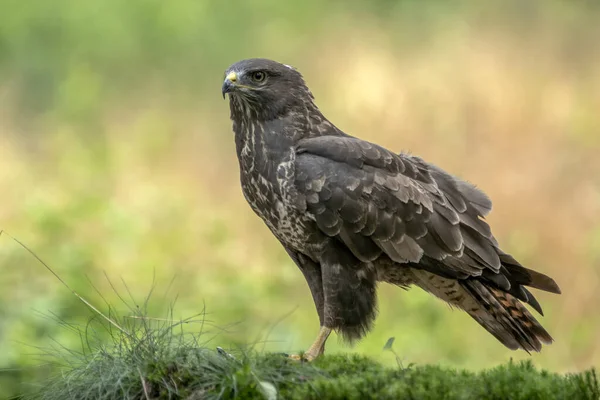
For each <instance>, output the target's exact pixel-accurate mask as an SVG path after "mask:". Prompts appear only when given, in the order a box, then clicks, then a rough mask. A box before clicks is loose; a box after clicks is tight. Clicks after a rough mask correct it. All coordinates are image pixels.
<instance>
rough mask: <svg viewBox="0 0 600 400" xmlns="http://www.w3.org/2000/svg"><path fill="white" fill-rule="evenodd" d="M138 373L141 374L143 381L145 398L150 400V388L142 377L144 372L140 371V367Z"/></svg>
mask: <svg viewBox="0 0 600 400" xmlns="http://www.w3.org/2000/svg"><path fill="white" fill-rule="evenodd" d="M137 370H138V373H139V374H140V380H141V381H142V389H144V397H146V400H150V395H149V394H148V387H147V386H146V380H145V379H144V376H143V375H142V371H141V370H140V367H138V369H137Z"/></svg>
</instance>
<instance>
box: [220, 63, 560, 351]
mask: <svg viewBox="0 0 600 400" xmlns="http://www.w3.org/2000/svg"><path fill="white" fill-rule="evenodd" d="M222 94H223V98H225V94H229V104H230V111H231V120H232V121H233V131H234V133H235V145H236V150H237V156H238V159H239V167H240V178H241V185H242V191H243V194H244V196H245V198H246V200H247V201H248V203H249V204H250V206H251V208H252V209H253V210H254V212H255V213H256V214H257V215H258V216H259V217H260V218H262V220H263V221H264V222H265V223H266V225H267V226H268V228H269V229H270V230H271V232H272V233H273V235H275V237H276V238H277V239H278V240H279V241H280V242H281V244H282V245H283V247H284V248H285V250H286V251H287V253H288V254H289V256H290V257H291V258H292V260H293V261H294V262H295V263H296V264H297V266H298V267H299V268H300V270H301V271H302V273H303V275H304V277H305V279H306V281H307V283H308V286H309V288H310V291H311V294H312V297H313V300H314V303H315V306H316V309H317V313H318V315H319V322H320V326H321V328H320V331H319V334H318V336H317V339H316V340H315V342H314V343H313V344H312V345H311V346H310V348H309V349H308V350H307V351H306V352H305V353H304V354H303V356H302V359H303V360H308V361H311V360H313V359H315V358H316V357H318V356H320V355H321V354H323V352H324V349H325V342H326V340H327V338H328V336H329V334H330V333H331V331H332V330H335V331H336V332H337V333H338V334H340V335H341V336H342V338H344V339H346V340H348V341H350V342H351V341H353V340H356V339H359V338H361V337H363V336H364V335H365V334H366V333H367V332H368V331H369V329H370V328H371V327H372V324H373V321H374V319H375V316H376V313H377V306H376V288H377V283H378V282H387V283H390V284H393V285H397V286H400V287H402V288H407V287H409V286H411V285H416V286H418V287H420V288H422V289H424V290H426V291H427V292H429V293H431V294H433V295H435V296H437V297H439V298H440V299H442V300H444V301H445V302H447V303H449V304H450V305H451V306H454V307H457V308H459V309H462V310H464V311H465V312H467V313H468V314H469V315H470V316H471V317H473V319H475V321H477V322H478V323H479V324H480V325H481V326H482V327H483V328H485V329H486V330H487V331H488V332H489V333H491V334H492V335H494V337H496V339H498V340H499V341H500V342H501V343H502V344H504V345H505V346H506V347H508V348H510V349H518V348H521V349H524V350H525V351H527V352H531V351H539V350H540V349H541V347H542V343H546V344H548V343H550V342H552V340H553V339H552V337H551V336H550V334H548V332H547V331H546V330H545V329H544V328H543V327H542V326H541V325H540V323H539V322H538V321H537V320H536V319H535V318H534V317H533V315H531V313H530V312H529V311H528V310H527V308H525V306H524V305H523V303H527V304H529V305H530V306H531V307H532V308H533V309H535V310H536V311H538V312H539V313H540V314H542V309H541V307H540V304H539V303H538V301H537V300H536V299H535V297H534V296H533V294H531V292H530V291H529V290H528V289H527V288H526V286H529V287H532V288H536V289H540V290H543V291H547V292H552V293H560V289H559V287H558V285H557V284H556V283H555V282H554V280H552V279H551V278H550V277H548V276H546V275H543V274H541V273H539V272H536V271H533V270H531V269H528V268H525V267H523V266H522V265H521V264H519V262H517V261H516V260H515V259H514V258H513V257H512V256H510V255H509V254H507V253H505V252H504V251H502V250H501V249H500V247H499V245H498V242H497V241H496V239H495V238H494V236H493V235H492V232H491V230H490V227H489V225H488V224H487V223H486V222H485V220H484V217H485V215H487V214H488V213H489V212H490V210H491V206H492V204H491V201H490V199H489V198H488V197H487V196H486V195H485V194H484V193H483V192H482V191H481V190H479V189H478V188H476V187H475V186H474V185H472V184H471V183H468V182H466V181H464V180H461V179H459V178H457V177H455V176H453V175H451V174H449V173H447V172H445V171H444V170H442V169H441V168H438V167H437V166H435V165H433V164H430V163H428V162H426V161H424V160H423V159H421V158H419V157H416V156H412V155H408V154H403V153H400V154H398V153H395V152H392V151H390V150H387V149H385V148H383V147H381V146H378V145H377V144H374V143H370V142H367V141H365V140H361V139H359V138H356V137H353V136H350V135H348V134H346V133H344V132H342V131H341V130H340V129H338V128H337V127H336V126H335V125H334V124H333V123H331V122H330V121H329V120H328V119H327V118H325V116H324V115H323V114H322V113H321V111H320V110H319V108H318V107H317V106H316V104H315V101H314V97H313V95H312V93H311V92H310V90H309V89H308V87H307V85H306V83H305V81H304V79H303V77H302V75H301V74H300V73H299V72H298V71H297V70H296V69H295V68H293V67H291V66H289V65H285V64H280V63H278V62H275V61H272V60H267V59H258V58H255V59H248V60H243V61H239V62H237V63H235V64H233V65H231V66H230V67H229V68H228V69H227V70H226V72H225V80H224V82H223V86H222ZM296 358H299V356H296Z"/></svg>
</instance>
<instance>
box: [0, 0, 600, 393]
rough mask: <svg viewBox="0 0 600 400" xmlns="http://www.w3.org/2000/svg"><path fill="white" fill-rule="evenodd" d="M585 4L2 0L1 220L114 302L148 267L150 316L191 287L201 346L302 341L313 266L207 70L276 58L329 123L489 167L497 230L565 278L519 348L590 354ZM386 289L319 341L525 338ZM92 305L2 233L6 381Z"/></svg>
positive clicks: (594, 277) (186, 303)
mask: <svg viewBox="0 0 600 400" xmlns="http://www.w3.org/2000/svg"><path fill="white" fill-rule="evenodd" d="M598 4H600V3H597V2H592V1H584V0H579V1H569V2H565V1H558V0H537V1H528V2H522V1H516V0H514V1H497V2H496V1H487V2H469V1H450V2H448V1H427V2H424V1H415V0H403V1H400V0H398V1H394V0H377V1H370V2H362V1H357V0H355V1H351V0H350V1H349V0H346V1H341V0H339V1H321V0H305V1H302V2H281V1H277V0H262V1H258V0H245V1H221V0H175V1H163V0H128V1H122V0H103V1H96V2H86V1H70V0H53V1H51V2H50V1H47V0H29V1H25V2H21V1H16V0H0V10H1V11H0V194H1V196H0V229H4V230H6V231H7V232H8V233H10V235H12V236H13V237H15V238H17V239H18V240H20V241H21V242H23V243H24V244H26V245H27V246H28V247H29V248H30V249H31V250H32V251H34V252H35V253H36V254H37V255H38V256H39V257H40V258H42V259H43V260H44V261H45V262H47V263H48V264H49V265H50V266H51V267H52V268H53V269H54V270H55V271H56V272H57V273H58V274H59V275H60V276H61V277H62V278H63V279H64V280H65V281H66V282H67V283H68V284H69V285H71V286H72V288H73V289H74V290H76V291H77V292H78V293H80V294H81V295H83V296H84V297H85V298H86V299H88V300H89V301H90V302H92V303H93V304H95V305H97V306H98V307H100V308H102V309H106V307H105V304H104V302H103V300H102V297H105V298H106V299H107V300H108V301H109V302H111V303H114V304H115V305H116V307H117V308H118V307H119V305H121V306H122V304H121V303H120V301H119V300H118V298H117V295H116V294H115V292H114V289H113V288H112V287H111V284H110V282H112V283H113V284H114V286H115V288H116V289H117V290H118V291H121V293H127V289H126V288H125V285H126V286H127V288H128V289H129V291H130V292H131V296H132V299H133V300H134V301H137V302H142V301H143V299H144V297H145V296H146V295H147V294H148V293H149V291H150V289H151V288H152V287H154V295H153V296H152V297H151V300H150V306H149V313H150V314H151V316H155V317H164V316H165V314H164V310H165V308H166V307H167V306H168V305H170V304H172V303H173V302H175V305H174V314H175V317H176V318H180V317H189V316H191V315H194V314H196V313H198V312H201V311H202V309H203V308H204V307H206V309H207V312H208V315H207V317H206V318H207V319H209V320H211V321H212V322H213V323H214V324H215V325H216V326H221V327H228V329H227V332H224V333H222V334H221V335H219V336H217V337H216V338H214V339H213V341H212V342H211V343H212V344H214V345H215V346H216V345H222V346H225V347H226V346H227V345H228V344H230V343H234V342H246V341H247V342H265V343H264V347H265V348H266V349H267V350H272V351H291V350H301V349H304V348H306V347H307V346H308V345H309V344H310V343H311V342H312V340H313V339H314V336H315V334H316V332H317V329H318V319H317V316H316V313H315V311H314V308H313V304H312V300H311V297H310V294H309V290H308V287H307V286H306V284H305V283H304V280H303V277H302V275H301V273H300V272H299V271H298V270H297V268H296V267H295V266H294V265H293V263H292V262H291V260H289V259H288V257H287V255H286V254H285V253H284V251H283V250H282V248H280V246H279V244H278V243H277V241H276V240H275V239H274V238H273V237H272V236H271V234H270V232H269V231H268V230H267V228H266V227H265V226H263V224H262V222H261V221H260V220H259V219H258V218H257V217H255V216H254V215H253V214H252V212H251V211H250V208H249V207H248V206H247V205H246V204H245V201H244V199H243V196H242V194H241V191H240V188H239V178H238V166H237V160H236V157H235V151H234V144H233V134H232V132H231V126H230V121H229V108H228V104H227V103H226V102H225V101H223V100H222V99H221V93H220V86H221V83H222V78H223V71H224V70H225V68H226V67H227V66H228V65H229V64H231V63H233V62H235V61H238V60H240V59H243V58H248V57H268V58H273V59H276V60H280V61H282V62H285V63H288V64H292V65H294V66H296V67H297V68H298V69H299V70H300V71H302V72H303V74H304V76H305V78H306V79H307V81H308V83H309V85H310V87H311V88H312V91H313V93H314V95H315V96H316V99H317V103H318V104H319V105H320V107H321V109H322V110H323V112H324V113H325V115H327V116H328V117H329V118H330V119H331V120H332V121H334V123H336V125H338V126H339V127H340V128H342V129H344V130H345V131H347V132H349V133H351V134H354V135H356V136H360V137H361V138H364V139H367V140H370V141H375V142H377V143H379V144H382V145H384V146H386V147H389V148H391V149H395V150H398V151H400V150H407V151H408V150H410V151H411V152H412V153H414V154H418V155H420V156H422V157H424V158H425V159H427V160H429V161H431V162H434V163H436V164H438V165H440V166H442V167H444V168H445V169H447V170H448V171H450V172H452V173H454V174H457V175H459V176H461V177H463V178H466V179H468V180H470V181H472V182H474V183H476V184H477V185H478V186H480V187H481V188H482V189H484V190H485V191H486V192H487V193H488V194H489V195H490V196H491V198H492V199H493V201H494V210H493V212H492V213H491V215H490V217H489V221H490V223H491V225H492V227H493V228H494V232H495V234H496V236H497V238H498V240H499V242H500V243H501V245H502V246H503V247H504V248H505V249H506V250H507V251H508V252H510V253H512V254H513V255H514V256H515V257H516V258H517V259H519V260H521V261H522V263H523V264H525V265H526V266H529V267H532V268H535V269H537V270H539V271H541V272H544V273H547V274H549V275H551V276H552V277H554V278H555V279H556V281H557V282H558V283H559V285H560V286H561V288H562V290H563V295H561V296H555V295H549V294H544V293H540V294H539V299H540V301H541V303H542V304H543V306H544V310H545V314H546V316H545V317H543V318H542V319H541V320H542V321H543V324H544V325H545V326H546V327H547V329H548V330H549V331H550V332H551V333H552V334H553V336H554V338H555V340H556V342H555V343H554V344H553V345H552V346H550V347H546V348H544V350H543V351H542V353H541V354H536V355H533V356H532V357H531V359H532V360H533V362H534V363H535V364H536V365H539V366H541V367H544V368H547V369H551V370H553V371H560V372H565V371H579V370H582V369H585V368H588V367H590V366H594V365H596V366H597V365H599V363H600V314H599V311H598V307H599V306H600V116H599V113H600V45H599V44H598V43H599V40H600V24H599V23H598V21H600V6H598ZM107 277H108V279H107ZM109 280H110V282H109ZM127 296H129V295H128V294H127ZM127 298H128V299H129V297H127ZM175 300H176V301H175ZM379 300H380V315H379V318H378V321H377V324H376V327H375V329H374V331H373V332H372V333H371V334H370V335H369V336H368V337H367V338H366V339H365V340H363V341H362V342H360V343H359V344H357V345H356V346H355V347H353V348H347V347H344V346H343V345H342V343H340V342H339V341H336V338H335V337H333V338H332V340H330V342H329V344H328V348H327V350H328V351H329V352H339V351H350V352H358V353H364V354H368V355H371V356H373V357H376V358H378V359H380V360H381V361H382V362H384V363H395V362H396V361H395V358H394V357H393V355H391V354H390V353H388V352H383V351H382V347H383V345H384V344H385V342H386V341H387V339H388V338H389V337H392V336H394V337H395V338H396V342H395V344H394V348H395V350H396V352H397V353H398V355H399V356H400V357H401V358H402V359H403V360H404V361H405V362H406V363H410V362H415V363H441V364H443V365H449V366H455V367H466V368H470V369H477V368H482V367H489V366H493V365H495V364H498V363H501V362H505V361H506V360H508V359H509V358H510V357H513V358H515V359H525V358H530V357H529V356H528V355H527V354H525V353H522V352H517V353H514V352H510V351H508V350H506V349H505V348H503V347H502V345H500V344H499V343H498V342H497V341H496V340H495V339H494V338H493V337H492V336H490V335H489V334H488V333H487V332H485V331H484V330H483V329H481V328H480V327H479V326H478V325H477V324H476V323H475V322H474V321H472V320H471V319H470V318H469V317H468V316H466V315H464V314H462V313H460V312H458V311H451V310H450V309H449V308H448V307H447V306H446V305H444V304H443V303H442V302H440V301H438V300H436V299H434V298H432V297H430V296H428V295H426V294H425V293H422V292H421V291H420V290H419V289H413V290H411V291H409V292H404V291H402V290H400V289H398V288H394V287H390V286H386V285H382V286H381V288H380V291H379ZM128 301H129V300H128ZM91 315H92V313H91V312H90V311H89V309H87V308H86V307H85V306H84V305H83V304H82V303H81V302H79V300H78V299H77V298H76V297H75V296H74V295H73V294H71V293H70V292H69V291H68V290H67V289H65V288H64V287H63V286H62V285H61V284H60V282H58V281H57V279H56V278H55V277H53V276H52V275H51V274H50V273H49V272H48V271H47V270H46V269H45V268H44V267H43V266H42V265H41V264H40V263H39V262H38V261H36V260H35V258H34V257H32V256H31V255H30V254H29V253H28V252H27V251H26V250H25V249H23V248H22V247H21V246H19V245H18V244H17V243H16V242H15V241H13V240H12V239H11V238H9V237H8V236H6V235H2V236H1V237H0V396H13V395H15V394H17V393H18V392H19V391H21V390H23V388H24V387H25V388H26V386H23V385H22V383H21V382H23V381H31V380H34V379H36V377H38V376H40V375H43V374H45V373H47V368H42V367H39V365H40V363H41V362H40V359H39V357H38V355H39V353H40V352H43V350H40V348H42V349H43V348H46V347H47V346H50V345H52V343H54V341H57V342H59V343H61V344H64V345H65V346H67V347H68V348H77V347H78V346H80V342H79V339H78V337H77V335H75V334H74V333H73V332H72V331H70V330H69V329H65V328H64V327H62V326H60V325H59V324H58V323H57V322H56V321H55V320H53V318H48V316H54V317H57V318H60V319H64V320H66V321H68V322H71V323H74V324H81V325H83V326H85V323H86V322H87V321H88V319H89V318H90V317H91ZM212 344H211V345H212ZM42 370H43V371H45V372H40V371H42Z"/></svg>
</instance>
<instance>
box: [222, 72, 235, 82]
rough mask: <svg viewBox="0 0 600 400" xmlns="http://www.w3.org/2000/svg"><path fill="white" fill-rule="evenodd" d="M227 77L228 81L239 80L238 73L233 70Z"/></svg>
mask: <svg viewBox="0 0 600 400" xmlns="http://www.w3.org/2000/svg"><path fill="white" fill-rule="evenodd" d="M225 79H227V80H228V81H231V82H235V81H237V74H236V73H235V72H234V71H231V72H230V73H229V74H227V76H226V77H225Z"/></svg>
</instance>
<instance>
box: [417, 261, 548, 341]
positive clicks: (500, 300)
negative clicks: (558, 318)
mask: <svg viewBox="0 0 600 400" xmlns="http://www.w3.org/2000/svg"><path fill="white" fill-rule="evenodd" d="M410 273H411V275H412V278H413V281H414V283H415V284H416V285H417V286H420V287H421V288H422V289H424V290H426V291H428V292H430V293H432V294H433V295H435V296H437V297H439V298H440V299H442V300H444V301H446V302H447V303H449V304H450V305H452V306H455V307H458V308H460V309H462V310H464V311H466V312H467V313H468V314H469V315H470V316H471V317H473V319H474V320H475V321H477V322H478V323H479V324H480V325H481V326H482V327H484V328H485V329H486V330H487V331H488V332H489V333H491V334H492V335H494V337H495V338H496V339H498V340H499V341H500V342H501V343H502V344H504V345H505V346H506V347H508V348H509V349H512V350H516V349H523V350H525V351H527V352H532V351H540V350H541V348H542V344H550V343H551V342H552V341H553V339H552V336H550V334H549V333H548V332H547V331H546V330H545V329H544V328H543V327H542V325H540V323H539V322H538V321H537V320H536V319H535V318H534V317H533V315H531V313H530V312H529V311H528V310H527V308H525V306H524V305H523V303H522V302H521V301H519V299H517V298H516V297H515V296H513V295H512V294H510V293H507V292H504V291H502V290H500V289H496V288H494V287H493V286H491V284H490V283H488V282H485V281H481V280H479V279H465V280H457V279H451V278H446V277H442V276H439V275H436V274H433V273H431V272H428V271H424V270H418V269H413V268H411V269H410ZM528 297H529V296H528ZM529 300H530V302H533V303H534V308H539V309H540V311H541V308H540V307H539V305H537V301H535V298H534V297H533V296H531V298H530V299H529ZM535 305H537V307H535Z"/></svg>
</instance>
